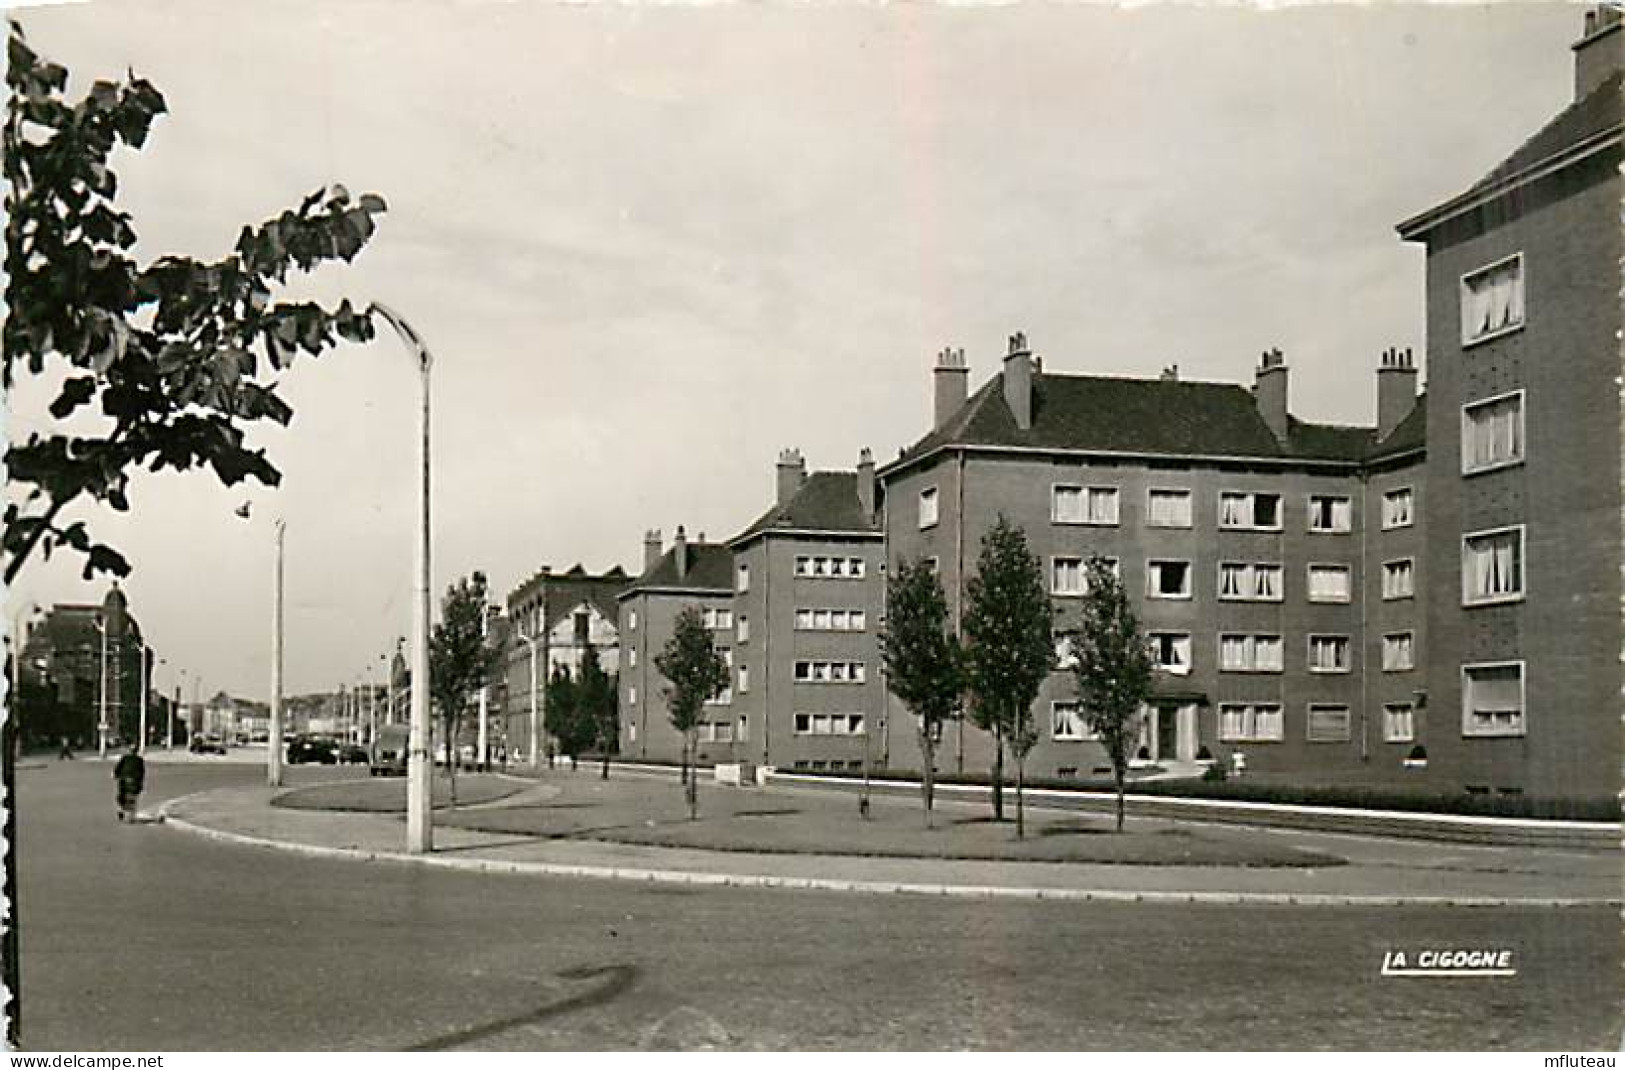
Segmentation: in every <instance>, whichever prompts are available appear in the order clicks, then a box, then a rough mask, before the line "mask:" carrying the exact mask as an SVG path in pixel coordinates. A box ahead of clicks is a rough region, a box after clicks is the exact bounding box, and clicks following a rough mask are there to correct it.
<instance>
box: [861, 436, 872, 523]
mask: <svg viewBox="0 0 1625 1070" xmlns="http://www.w3.org/2000/svg"><path fill="white" fill-rule="evenodd" d="M858 508H860V509H862V510H863V519H865V520H867V521H869V522H870V523H873V522H874V519H875V455H874V454H872V453H870V452H869V447H868V446H865V447H863V449H861V450H859V451H858Z"/></svg>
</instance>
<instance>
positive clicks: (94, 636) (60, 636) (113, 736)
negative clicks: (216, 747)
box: [18, 582, 160, 747]
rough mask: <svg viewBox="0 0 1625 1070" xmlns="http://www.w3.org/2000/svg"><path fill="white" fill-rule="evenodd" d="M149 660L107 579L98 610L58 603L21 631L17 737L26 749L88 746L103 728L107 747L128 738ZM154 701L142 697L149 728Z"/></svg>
mask: <svg viewBox="0 0 1625 1070" xmlns="http://www.w3.org/2000/svg"><path fill="white" fill-rule="evenodd" d="M156 662H157V659H156V658H155V657H154V656H153V653H152V650H151V648H150V647H148V646H147V644H146V642H145V641H144V640H143V638H142V635H141V625H140V623H139V622H138V621H137V620H136V618H135V616H134V615H133V614H132V613H131V612H130V605H129V600H128V599H127V598H126V597H125V594H124V591H123V590H122V589H121V588H120V587H119V585H118V584H117V583H116V582H115V583H114V584H113V585H112V587H111V588H109V590H108V592H107V595H106V597H104V598H103V599H102V602H101V604H100V605H75V604H67V603H59V604H57V605H54V606H52V607H51V608H50V610H49V611H47V613H46V614H45V617H44V619H43V620H41V621H40V622H39V623H38V624H36V625H34V626H33V627H32V628H30V629H29V630H28V632H27V640H26V642H25V643H24V645H23V653H22V658H21V659H20V660H19V669H20V672H19V675H18V680H19V687H18V696H19V698H18V708H19V710H20V711H21V718H20V726H21V739H22V741H23V742H24V743H25V744H26V745H28V746H44V745H51V744H57V743H60V741H61V739H62V738H63V737H64V736H65V737H67V738H68V740H69V741H70V742H72V743H73V745H74V746H76V747H95V746H96V745H97V742H98V740H99V739H100V738H101V730H102V727H103V715H104V705H103V701H102V700H103V697H104V695H105V698H106V703H105V727H106V734H107V738H108V739H109V740H110V741H112V742H115V743H116V742H118V741H120V740H129V739H134V738H136V736H137V734H138V727H137V726H138V724H139V720H140V707H141V688H142V682H143V679H145V681H146V683H147V686H148V687H149V688H150V686H151V680H152V668H153V666H154V665H155V664H156ZM157 702H158V699H157V697H156V696H153V695H151V694H150V693H149V695H148V703H149V711H148V712H149V716H148V724H149V726H152V725H157V724H158V723H160V722H159V720H158V715H157V714H155V713H153V712H152V711H153V710H156V709H157V708H158V707H157Z"/></svg>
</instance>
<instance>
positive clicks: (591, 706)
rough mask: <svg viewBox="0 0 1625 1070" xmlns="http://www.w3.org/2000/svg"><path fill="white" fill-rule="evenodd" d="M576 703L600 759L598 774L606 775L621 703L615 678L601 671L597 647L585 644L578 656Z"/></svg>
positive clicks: (616, 737) (617, 734) (617, 731)
mask: <svg viewBox="0 0 1625 1070" xmlns="http://www.w3.org/2000/svg"><path fill="white" fill-rule="evenodd" d="M576 705H577V706H578V708H579V709H580V711H581V721H582V723H583V725H585V727H586V729H587V731H588V733H589V738H590V739H591V741H592V746H594V747H597V748H598V754H599V757H600V758H601V759H602V760H603V765H602V767H601V771H600V774H599V775H600V776H601V777H602V778H603V779H604V780H608V779H609V756H610V755H611V754H613V753H614V752H615V750H616V748H617V747H618V746H619V744H620V738H621V720H620V707H619V706H618V705H617V703H616V698H615V678H614V677H613V676H611V675H610V674H609V673H607V672H605V671H604V666H603V663H602V662H600V661H599V660H598V648H597V647H595V646H593V645H592V644H590V643H589V644H588V645H587V652H586V654H584V655H583V656H582V659H581V678H580V680H579V682H578V683H577V685H576Z"/></svg>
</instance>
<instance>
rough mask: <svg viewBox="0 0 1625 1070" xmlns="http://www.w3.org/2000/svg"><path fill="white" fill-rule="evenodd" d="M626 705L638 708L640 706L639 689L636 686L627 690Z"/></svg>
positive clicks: (633, 685)
mask: <svg viewBox="0 0 1625 1070" xmlns="http://www.w3.org/2000/svg"><path fill="white" fill-rule="evenodd" d="M626 704H627V705H628V706H636V705H637V704H638V687H637V685H636V684H632V685H631V686H629V687H628V688H627V689H626Z"/></svg>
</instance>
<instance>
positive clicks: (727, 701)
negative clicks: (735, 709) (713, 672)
mask: <svg viewBox="0 0 1625 1070" xmlns="http://www.w3.org/2000/svg"><path fill="white" fill-rule="evenodd" d="M722 662H723V664H724V665H726V666H728V677H729V679H730V680H731V679H732V678H733V667H734V652H733V651H732V650H724V651H722ZM733 700H734V689H733V687H732V686H728V687H724V688H723V689H722V693H721V694H720V695H718V696H717V697H716V698H713V699H707V700H706V703H705V704H706V705H707V706H731V705H733Z"/></svg>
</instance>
